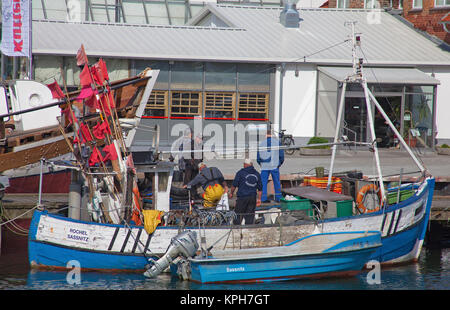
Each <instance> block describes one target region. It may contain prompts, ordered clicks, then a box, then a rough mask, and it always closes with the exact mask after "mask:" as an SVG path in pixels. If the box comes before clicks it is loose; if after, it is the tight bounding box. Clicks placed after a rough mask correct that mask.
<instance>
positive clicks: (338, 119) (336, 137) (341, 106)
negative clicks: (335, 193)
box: [327, 81, 347, 190]
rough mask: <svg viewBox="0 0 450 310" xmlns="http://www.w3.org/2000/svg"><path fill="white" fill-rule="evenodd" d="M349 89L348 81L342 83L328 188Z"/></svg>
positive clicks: (329, 182) (328, 188)
mask: <svg viewBox="0 0 450 310" xmlns="http://www.w3.org/2000/svg"><path fill="white" fill-rule="evenodd" d="M346 89H347V81H344V84H342V93H341V100H340V102H339V112H338V118H337V121H336V131H335V133H334V141H333V143H335V144H333V149H332V154H331V163H330V171H329V173H328V183H327V190H330V185H331V178H332V175H333V167H334V158H335V156H336V149H337V144H336V143H337V141H338V138H339V130H340V127H341V120H342V112H343V111H344V103H345V90H346Z"/></svg>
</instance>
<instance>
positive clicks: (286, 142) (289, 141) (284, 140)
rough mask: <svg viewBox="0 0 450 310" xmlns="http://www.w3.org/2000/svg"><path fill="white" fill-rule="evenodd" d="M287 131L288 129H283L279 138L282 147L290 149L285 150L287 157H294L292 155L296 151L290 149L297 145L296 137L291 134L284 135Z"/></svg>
mask: <svg viewBox="0 0 450 310" xmlns="http://www.w3.org/2000/svg"><path fill="white" fill-rule="evenodd" d="M285 131H286V129H281V130H280V132H279V133H278V137H279V139H280V143H281V145H282V146H287V147H288V148H286V149H285V150H284V152H285V153H286V154H287V155H292V154H294V152H295V149H294V148H290V147H291V146H294V145H295V142H294V137H293V136H292V135H291V134H285V133H284V132H285Z"/></svg>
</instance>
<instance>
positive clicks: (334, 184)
mask: <svg viewBox="0 0 450 310" xmlns="http://www.w3.org/2000/svg"><path fill="white" fill-rule="evenodd" d="M303 183H304V185H305V186H314V187H318V188H323V189H326V188H327V184H328V177H322V178H320V177H314V176H305V177H304V179H303ZM330 191H332V192H335V193H338V194H342V180H341V179H340V178H338V177H331V184H330Z"/></svg>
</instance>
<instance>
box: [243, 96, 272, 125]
mask: <svg viewBox="0 0 450 310" xmlns="http://www.w3.org/2000/svg"><path fill="white" fill-rule="evenodd" d="M268 114H269V94H263V93H240V94H239V106H238V120H242V121H267V120H268Z"/></svg>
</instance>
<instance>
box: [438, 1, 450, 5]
mask: <svg viewBox="0 0 450 310" xmlns="http://www.w3.org/2000/svg"><path fill="white" fill-rule="evenodd" d="M435 6H450V0H435Z"/></svg>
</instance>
